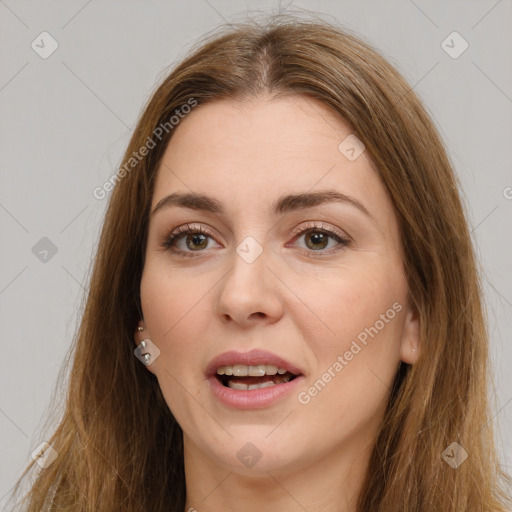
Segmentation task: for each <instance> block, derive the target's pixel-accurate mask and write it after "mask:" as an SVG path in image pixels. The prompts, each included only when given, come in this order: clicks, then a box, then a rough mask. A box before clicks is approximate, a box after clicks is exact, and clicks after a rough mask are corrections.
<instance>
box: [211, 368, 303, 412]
mask: <svg viewBox="0 0 512 512" xmlns="http://www.w3.org/2000/svg"><path fill="white" fill-rule="evenodd" d="M208 380H209V382H210V385H211V387H212V391H213V394H214V395H215V396H216V397H217V398H218V400H219V401H220V402H222V403H223V404H225V405H228V406H230V407H235V408H236V409H261V408H263V407H267V406H269V405H271V404H273V403H275V402H277V401H278V400H281V399H283V398H284V397H285V396H287V395H289V394H290V393H291V392H292V391H293V390H294V389H295V388H297V386H299V384H300V383H301V382H302V381H303V380H304V375H299V376H297V377H295V378H294V379H293V380H290V381H288V382H284V383H282V384H276V385H275V386H270V387H268V388H259V389H248V390H240V389H232V388H228V387H227V386H224V385H223V384H222V383H221V382H220V381H219V379H217V377H215V375H212V376H211V377H210V378H209V379H208Z"/></svg>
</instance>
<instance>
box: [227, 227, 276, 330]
mask: <svg viewBox="0 0 512 512" xmlns="http://www.w3.org/2000/svg"><path fill="white" fill-rule="evenodd" d="M259 238H261V239H262V238H263V236H261V237H259ZM270 259H271V251H270V250H269V249H266V250H265V249H264V247H263V245H262V243H260V242H259V241H258V240H256V238H255V237H254V236H246V237H245V238H243V239H242V241H241V242H240V243H239V244H238V245H237V246H236V248H235V251H234V253H233V255H232V260H231V262H230V264H231V269H230V270H229V271H228V273H227V275H226V276H225V278H224V279H223V280H222V284H221V287H220V293H219V297H218V304H217V308H218V313H219V315H221V316H224V317H231V318H232V319H233V320H236V321H237V322H240V323H243V322H245V321H248V320H249V319H250V318H251V316H256V317H258V318H260V317H261V316H262V315H264V316H265V317H270V318H272V319H274V320H276V319H277V317H279V315H280V314H281V310H282V306H281V300H280V297H279V295H278V289H277V287H276V284H277V283H275V278H274V276H273V274H272V272H270V270H269V269H268V268H267V265H269V264H270V265H271V262H270ZM270 265H269V266H270Z"/></svg>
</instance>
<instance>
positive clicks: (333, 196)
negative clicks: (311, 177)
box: [150, 190, 373, 220]
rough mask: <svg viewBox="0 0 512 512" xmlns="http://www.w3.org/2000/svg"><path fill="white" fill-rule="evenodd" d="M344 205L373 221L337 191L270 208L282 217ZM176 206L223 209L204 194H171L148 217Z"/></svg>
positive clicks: (293, 197) (290, 198)
mask: <svg viewBox="0 0 512 512" xmlns="http://www.w3.org/2000/svg"><path fill="white" fill-rule="evenodd" d="M333 202H337V203H345V204H349V205H352V206H354V207H356V208H357V209H358V210H360V211H361V212H363V213H364V214H365V215H367V216H368V217H370V219H372V220H373V218H372V216H371V215H370V213H369V212H368V210H367V208H366V207H365V206H364V205H363V204H362V203H361V202H359V201H358V200H357V199H355V198H353V197H351V196H348V195H346V194H342V193H341V192H338V191H337V190H323V191H319V192H305V193H302V194H287V195H284V196H281V197H279V198H278V199H277V200H276V201H275V202H274V203H273V204H272V207H271V212H272V213H273V214H274V215H280V214H281V215H282V214H284V213H288V212H292V211H296V210H302V209H305V208H312V207H314V206H318V205H321V204H326V203H333ZM171 206H178V207H181V208H189V209H191V210H200V211H206V212H210V213H216V214H219V215H222V214H224V208H223V206H222V203H220V202H219V201H218V200H217V199H215V198H213V197H209V196H206V195H204V194H197V193H193V192H191V193H177V192H176V193H173V194H170V195H168V196H166V197H164V198H163V199H161V200H160V201H159V202H158V203H157V205H156V206H155V208H154V209H153V211H152V212H151V213H150V217H152V216H153V215H155V213H157V212H158V211H160V210H162V209H163V208H167V207H171Z"/></svg>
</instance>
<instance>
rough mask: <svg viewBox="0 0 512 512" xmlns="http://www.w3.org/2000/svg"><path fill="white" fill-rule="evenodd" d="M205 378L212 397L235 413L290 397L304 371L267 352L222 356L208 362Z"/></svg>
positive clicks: (230, 353) (301, 378)
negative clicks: (235, 411) (235, 410)
mask: <svg viewBox="0 0 512 512" xmlns="http://www.w3.org/2000/svg"><path fill="white" fill-rule="evenodd" d="M205 376H206V378H207V380H208V381H209V382H210V385H211V388H210V389H211V390H212V392H213V394H214V396H215V397H216V398H217V399H218V400H219V401H220V402H221V403H222V404H224V405H226V406H228V407H232V408H237V409H259V408H263V407H268V406H271V405H272V404H274V403H276V402H278V401H280V400H284V399H285V397H287V396H291V393H292V392H293V390H294V389H297V387H298V386H300V385H301V383H302V384H303V383H304V381H305V378H306V377H305V375H304V371H303V370H302V369H300V368H299V367H298V366H296V365H294V364H292V363H290V362H289V361H286V360H285V359H283V358H282V357H279V356H277V355H276V354H272V353H271V352H268V351H266V350H258V349H255V350H251V351H249V352H237V351H234V350H232V351H230V352H224V353H223V354H220V355H219V356H217V357H215V358H214V359H212V361H210V364H208V366H207V368H206V370H205Z"/></svg>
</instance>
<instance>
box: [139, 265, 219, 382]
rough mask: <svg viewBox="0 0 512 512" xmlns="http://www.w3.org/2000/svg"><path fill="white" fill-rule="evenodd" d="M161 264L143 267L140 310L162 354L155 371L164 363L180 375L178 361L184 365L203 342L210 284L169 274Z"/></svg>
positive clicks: (180, 274) (181, 275)
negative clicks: (177, 341)
mask: <svg viewBox="0 0 512 512" xmlns="http://www.w3.org/2000/svg"><path fill="white" fill-rule="evenodd" d="M160 267H162V265H158V264H152V262H151V261H149V262H148V264H147V265H146V267H145V269H144V273H143V275H142V280H141V286H140V293H141V302H142V310H143V314H144V320H145V323H146V325H147V328H148V331H149V332H150V334H151V340H152V341H153V343H155V344H156V345H157V346H158V348H159V349H160V351H161V356H163V357H161V359H160V361H159V360H158V359H157V360H156V361H155V363H154V370H155V373H157V372H159V371H160V372H161V371H163V367H164V364H165V368H166V369H167V370H169V369H172V372H173V374H176V375H179V374H180V368H183V365H181V362H184V363H185V364H186V362H187V361H188V360H192V359H193V358H194V356H197V349H198V343H204V335H205V332H206V329H205V325H204V323H205V322H206V320H207V319H208V318H209V317H210V316H211V311H207V300H205V299H206V296H207V294H208V291H209V290H210V288H211V285H209V284H208V282H207V280H206V279H197V277H196V278H194V279H193V281H192V283H191V282H190V278H187V277H186V276H185V275H184V273H180V272H179V271H178V272H177V271H174V272H172V274H170V272H169V270H168V269H165V268H160ZM191 284H192V286H191ZM175 340H179V343H176V342H175ZM196 359H197V357H196ZM173 361H174V362H180V364H173ZM196 364H197V363H196Z"/></svg>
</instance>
